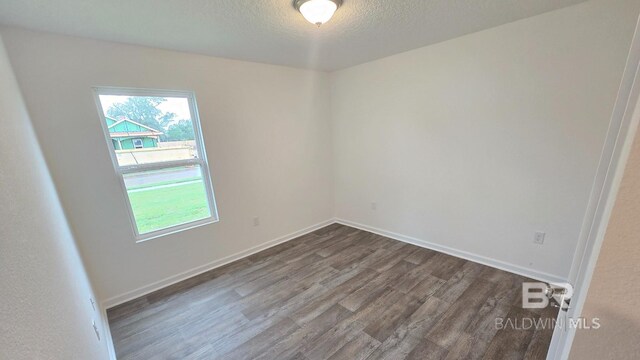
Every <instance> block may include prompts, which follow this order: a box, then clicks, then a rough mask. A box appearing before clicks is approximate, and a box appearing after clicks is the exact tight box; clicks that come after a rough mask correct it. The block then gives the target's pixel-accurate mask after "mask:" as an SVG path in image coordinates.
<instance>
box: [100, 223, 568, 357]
mask: <svg viewBox="0 0 640 360" xmlns="http://www.w3.org/2000/svg"><path fill="white" fill-rule="evenodd" d="M524 281H532V280H530V279H526V278H524V277H522V276H519V275H515V274H511V273H507V272H504V271H501V270H498V269H494V268H491V267H488V266H484V265H480V264H477V263H473V262H470V261H466V260H463V259H459V258H455V257H452V256H449V255H446V254H442V253H438V252H436V251H432V250H428V249H423V248H419V247H417V246H414V245H410V244H406V243H402V242H398V241H395V240H391V239H388V238H385V237H383V236H380V235H377V234H373V233H368V232H365V231H361V230H358V229H354V228H351V227H348V226H344V225H339V224H332V225H330V226H327V227H325V228H323V229H320V230H317V231H314V232H312V233H309V234H306V235H303V236H301V237H299V238H296V239H293V240H291V241H288V242H286V243H283V244H279V245H277V246H274V247H272V248H269V249H267V250H265V251H262V252H259V253H256V254H253V255H251V256H249V257H246V258H244V259H242V260H239V261H235V262H232V263H230V264H226V265H224V266H222V267H220V268H217V269H214V270H211V271H207V272H205V273H203V274H200V275H197V276H195V277H192V278H190V279H187V280H185V281H182V282H179V283H177V284H174V285H171V286H168V287H166V288H164V289H161V290H158V291H155V292H153V293H150V294H148V295H145V296H143V297H140V298H138V299H135V300H132V301H129V302H127V303H125V304H122V305H118V306H116V307H114V308H112V309H109V310H108V312H107V314H108V317H109V325H110V330H111V335H112V338H113V341H114V346H115V350H116V355H117V356H118V359H121V360H122V359H144V360H148V359H192V360H194V359H260V360H267V359H278V360H287V359H297V360H320V359H322V360H324V359H369V360H372V359H393V360H396V359H398V360H401V359H444V358H446V359H450V360H453V359H481V358H484V359H503V358H506V359H527V360H533V359H543V358H544V356H545V354H546V352H547V351H548V347H549V343H550V339H551V334H552V331H553V329H537V330H536V329H531V330H528V331H523V330H519V329H502V330H500V329H498V328H497V327H496V326H495V321H496V319H498V318H502V319H505V318H513V319H521V318H523V317H535V318H541V317H546V318H549V319H550V320H551V319H553V317H554V316H557V310H555V309H553V308H548V309H543V310H523V309H520V308H519V305H520V303H519V302H520V299H519V297H520V294H521V286H522V285H521V284H522V282H524Z"/></svg>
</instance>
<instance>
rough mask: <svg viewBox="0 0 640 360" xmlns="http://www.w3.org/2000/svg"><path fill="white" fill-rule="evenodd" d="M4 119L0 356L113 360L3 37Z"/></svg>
mask: <svg viewBox="0 0 640 360" xmlns="http://www.w3.org/2000/svg"><path fill="white" fill-rule="evenodd" d="M0 124H2V140H1V141H0V169H2V170H0V204H1V205H0V219H2V226H0V359H2V360H22V359H24V360H33V359H53V360H67V359H91V360H100V359H108V350H107V345H106V341H105V339H104V332H103V328H104V327H103V322H102V321H101V318H100V312H99V311H94V310H93V308H92V306H91V303H90V302H89V298H90V297H93V294H92V291H91V287H90V285H89V282H88V280H87V276H86V273H85V271H84V268H83V266H82V263H81V261H80V257H79V255H78V251H77V249H76V246H75V243H74V240H73V237H72V235H71V233H70V231H69V227H68V225H67V221H66V219H65V217H64V214H63V212H62V209H61V207H60V203H59V202H58V198H57V195H56V192H55V189H54V186H53V183H52V181H51V178H50V176H49V173H48V171H47V168H46V165H45V163H44V159H43V157H42V154H41V152H40V148H39V147H38V143H37V141H36V137H35V135H34V132H33V129H32V128H31V123H30V121H29V118H28V115H27V112H26V109H25V107H24V103H23V102H22V98H21V96H20V91H19V89H18V85H17V83H16V81H15V78H14V76H13V73H12V71H11V68H10V65H9V59H8V58H7V56H6V53H5V50H4V46H3V44H2V39H0ZM92 320H95V321H96V324H97V326H98V329H99V330H100V331H101V333H102V335H103V338H102V341H100V342H99V341H98V340H97V338H96V336H95V334H94V331H93V327H92Z"/></svg>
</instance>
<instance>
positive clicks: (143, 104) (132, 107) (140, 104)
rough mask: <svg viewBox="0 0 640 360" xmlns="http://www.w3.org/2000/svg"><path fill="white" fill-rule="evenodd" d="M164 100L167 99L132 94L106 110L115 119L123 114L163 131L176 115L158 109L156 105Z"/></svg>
mask: <svg viewBox="0 0 640 360" xmlns="http://www.w3.org/2000/svg"><path fill="white" fill-rule="evenodd" d="M165 101H167V99H165V98H162V97H151V96H132V97H130V98H128V99H127V101H125V102H123V103H115V104H113V105H111V107H110V108H109V110H107V116H109V117H112V118H115V119H117V118H119V117H121V116H124V117H126V118H127V119H130V120H133V121H135V122H139V123H140V124H142V125H145V126H148V127H150V128H153V129H156V130H158V131H163V130H164V128H165V127H166V126H167V125H169V123H171V121H173V119H174V118H175V116H176V114H174V113H171V112H167V113H164V112H162V111H161V110H160V109H158V105H160V104H162V103H163V102H165Z"/></svg>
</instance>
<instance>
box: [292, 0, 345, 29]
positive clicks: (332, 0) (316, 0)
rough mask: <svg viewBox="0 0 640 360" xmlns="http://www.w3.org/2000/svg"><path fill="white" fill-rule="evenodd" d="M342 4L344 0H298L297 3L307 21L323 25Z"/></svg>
mask: <svg viewBox="0 0 640 360" xmlns="http://www.w3.org/2000/svg"><path fill="white" fill-rule="evenodd" d="M340 4H342V0H297V1H296V3H295V5H296V8H297V9H298V11H300V13H301V14H302V16H304V18H305V19H307V21H309V22H310V23H312V24H315V25H318V26H320V25H322V24H324V23H326V22H327V21H329V20H330V19H331V17H333V14H334V13H335V12H336V10H338V7H339V6H340Z"/></svg>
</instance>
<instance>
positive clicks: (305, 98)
mask: <svg viewBox="0 0 640 360" xmlns="http://www.w3.org/2000/svg"><path fill="white" fill-rule="evenodd" d="M2 34H3V36H4V37H5V43H6V46H7V50H8V52H9V55H10V58H11V61H12V63H13V66H14V70H15V72H16V76H17V78H18V80H19V83H20V86H21V88H22V91H23V92H24V97H25V99H26V103H27V107H28V109H29V111H30V114H31V117H32V120H33V123H34V128H35V130H36V133H37V135H38V138H39V140H40V143H41V146H42V149H43V151H44V154H45V158H46V160H47V162H48V164H49V167H50V169H51V173H52V176H53V179H54V180H55V182H56V184H57V186H58V191H59V194H60V198H61V199H62V203H63V206H64V208H65V210H66V211H67V214H68V218H69V221H70V223H71V226H72V228H73V230H74V232H75V235H76V238H77V239H78V243H79V246H80V250H81V253H82V255H83V257H84V259H85V262H86V264H87V268H88V270H89V274H90V276H91V278H92V280H93V281H94V285H95V287H96V291H97V292H98V293H99V296H100V298H101V299H102V300H107V299H111V301H110V302H111V303H112V302H113V301H117V300H122V299H124V298H126V297H127V293H128V295H129V296H135V295H139V292H135V290H136V289H140V288H144V289H146V290H148V289H150V288H152V287H153V283H155V282H158V281H162V280H163V279H167V278H170V277H172V276H175V275H177V274H181V273H183V272H185V271H189V270H190V269H194V268H198V267H201V266H206V264H209V263H211V262H214V261H216V260H220V259H222V258H225V257H227V256H229V255H232V254H235V253H238V252H240V251H244V250H247V249H249V248H251V247H253V246H258V245H261V244H264V243H265V242H267V241H269V240H272V239H276V238H279V237H281V236H284V235H287V234H289V233H292V232H295V231H298V230H301V229H304V228H306V227H309V226H312V225H314V224H317V223H320V222H323V221H326V220H328V219H330V218H331V217H332V216H333V195H332V183H333V175H332V169H331V162H330V161H331V155H330V152H329V151H328V149H329V147H330V144H331V137H330V136H331V130H330V121H329V120H328V117H329V115H330V113H329V100H330V96H329V93H328V90H329V86H328V83H327V81H328V75H327V74H325V73H320V72H312V71H304V70H297V69H291V68H285V67H280V66H272V65H265V64H256V63H247V62H241V61H233V60H225V59H218V58H212V57H206V56H200V55H193V54H186V53H178V52H171V51H164V50H157V49H151V48H144V47H136V46H128V45H121V44H115V43H107V42H99V41H92V40H86V39H80V38H72V37H64V36H56V35H51V34H45V33H37V32H28V31H23V30H18V29H13V28H3V29H2ZM92 86H125V87H140V88H159V89H178V90H194V91H195V93H196V98H197V101H198V106H199V111H200V118H201V122H202V130H203V135H204V138H205V143H206V149H207V156H208V159H209V162H210V163H209V165H210V169H211V172H212V179H213V185H214V190H215V194H216V199H217V201H218V209H219V214H220V222H218V223H216V224H211V225H207V226H203V227H199V228H196V229H192V230H189V231H185V232H180V233H178V234H174V235H170V236H166V237H162V238H157V239H154V240H150V241H146V242H144V243H139V244H137V243H136V242H135V241H134V237H133V233H132V230H131V225H130V223H129V221H130V220H129V217H128V216H127V211H126V205H125V198H124V195H123V193H122V190H121V188H120V185H119V183H118V179H117V177H116V175H115V173H114V169H113V166H112V164H111V162H110V159H109V154H108V152H107V146H106V144H105V140H104V135H103V134H102V129H101V127H100V123H99V119H98V113H97V109H96V106H95V103H94V100H93V97H92V96H93V95H92V91H91V87H92ZM254 216H259V217H260V222H261V224H260V226H258V227H253V225H252V222H253V221H252V219H253V217H254ZM149 285H151V287H148V286H149ZM156 285H158V284H156ZM131 291H134V292H133V293H129V292H131ZM123 294H124V295H125V296H124V297H119V296H121V295H123Z"/></svg>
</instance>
